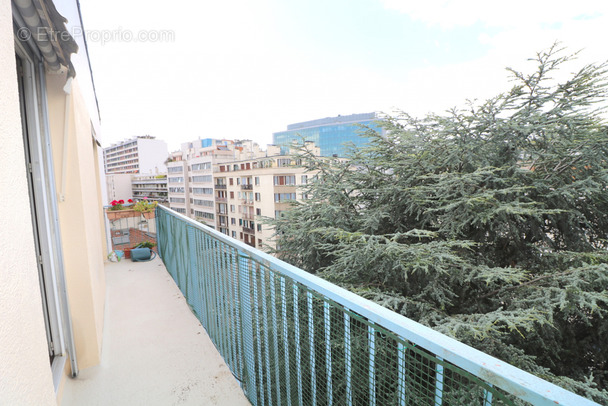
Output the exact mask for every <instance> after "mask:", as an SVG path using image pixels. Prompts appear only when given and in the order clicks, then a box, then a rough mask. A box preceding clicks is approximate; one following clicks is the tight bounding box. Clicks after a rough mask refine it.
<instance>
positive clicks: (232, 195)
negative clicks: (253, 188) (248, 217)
mask: <svg viewBox="0 0 608 406" xmlns="http://www.w3.org/2000/svg"><path fill="white" fill-rule="evenodd" d="M240 193H241V192H239V194H240ZM230 198H231V199H234V192H230Z"/></svg>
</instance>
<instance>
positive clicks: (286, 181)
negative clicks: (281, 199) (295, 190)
mask: <svg viewBox="0 0 608 406" xmlns="http://www.w3.org/2000/svg"><path fill="white" fill-rule="evenodd" d="M295 184H296V175H280V176H274V185H275V186H294V185H295Z"/></svg>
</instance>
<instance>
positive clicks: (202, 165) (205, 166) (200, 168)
mask: <svg viewBox="0 0 608 406" xmlns="http://www.w3.org/2000/svg"><path fill="white" fill-rule="evenodd" d="M209 169H211V162H202V163H200V164H192V170H193V171H205V170H209ZM220 172H223V171H222V168H221V167H220Z"/></svg>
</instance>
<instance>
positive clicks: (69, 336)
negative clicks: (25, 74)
mask: <svg viewBox="0 0 608 406" xmlns="http://www.w3.org/2000/svg"><path fill="white" fill-rule="evenodd" d="M73 79H74V78H73V77H71V76H70V77H69V78H68V80H67V81H66V83H65V86H64V87H63V92H64V93H65V114H64V122H63V155H62V157H61V159H62V167H61V193H60V195H59V200H60V201H62V202H63V201H65V187H66V176H67V168H68V139H69V124H70V121H69V119H70V102H71V98H70V96H71V94H72V80H73ZM57 230H59V224H57ZM57 238H58V246H59V247H61V242H60V240H59V239H60V238H61V237H60V236H59V235H58V236H57ZM58 251H59V261H60V264H59V278H60V281H61V288H62V289H61V292H60V294H61V299H62V300H61V304H62V307H63V314H64V325H65V326H64V329H65V333H64V334H65V336H66V347H67V353H68V356H69V359H70V367H71V370H72V378H76V377H77V376H78V373H79V370H78V361H77V360H76V343H75V342H74V330H73V327H72V313H71V311H70V304H69V302H68V292H67V289H66V281H65V274H64V272H63V269H64V268H63V267H64V262H63V252H62V251H61V249H59V250H58Z"/></svg>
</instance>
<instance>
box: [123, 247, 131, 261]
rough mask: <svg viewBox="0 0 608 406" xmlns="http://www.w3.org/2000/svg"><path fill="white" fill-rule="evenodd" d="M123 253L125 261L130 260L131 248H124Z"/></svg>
mask: <svg viewBox="0 0 608 406" xmlns="http://www.w3.org/2000/svg"><path fill="white" fill-rule="evenodd" d="M123 251H124V253H125V259H128V258H131V248H125V249H124V250H123Z"/></svg>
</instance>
